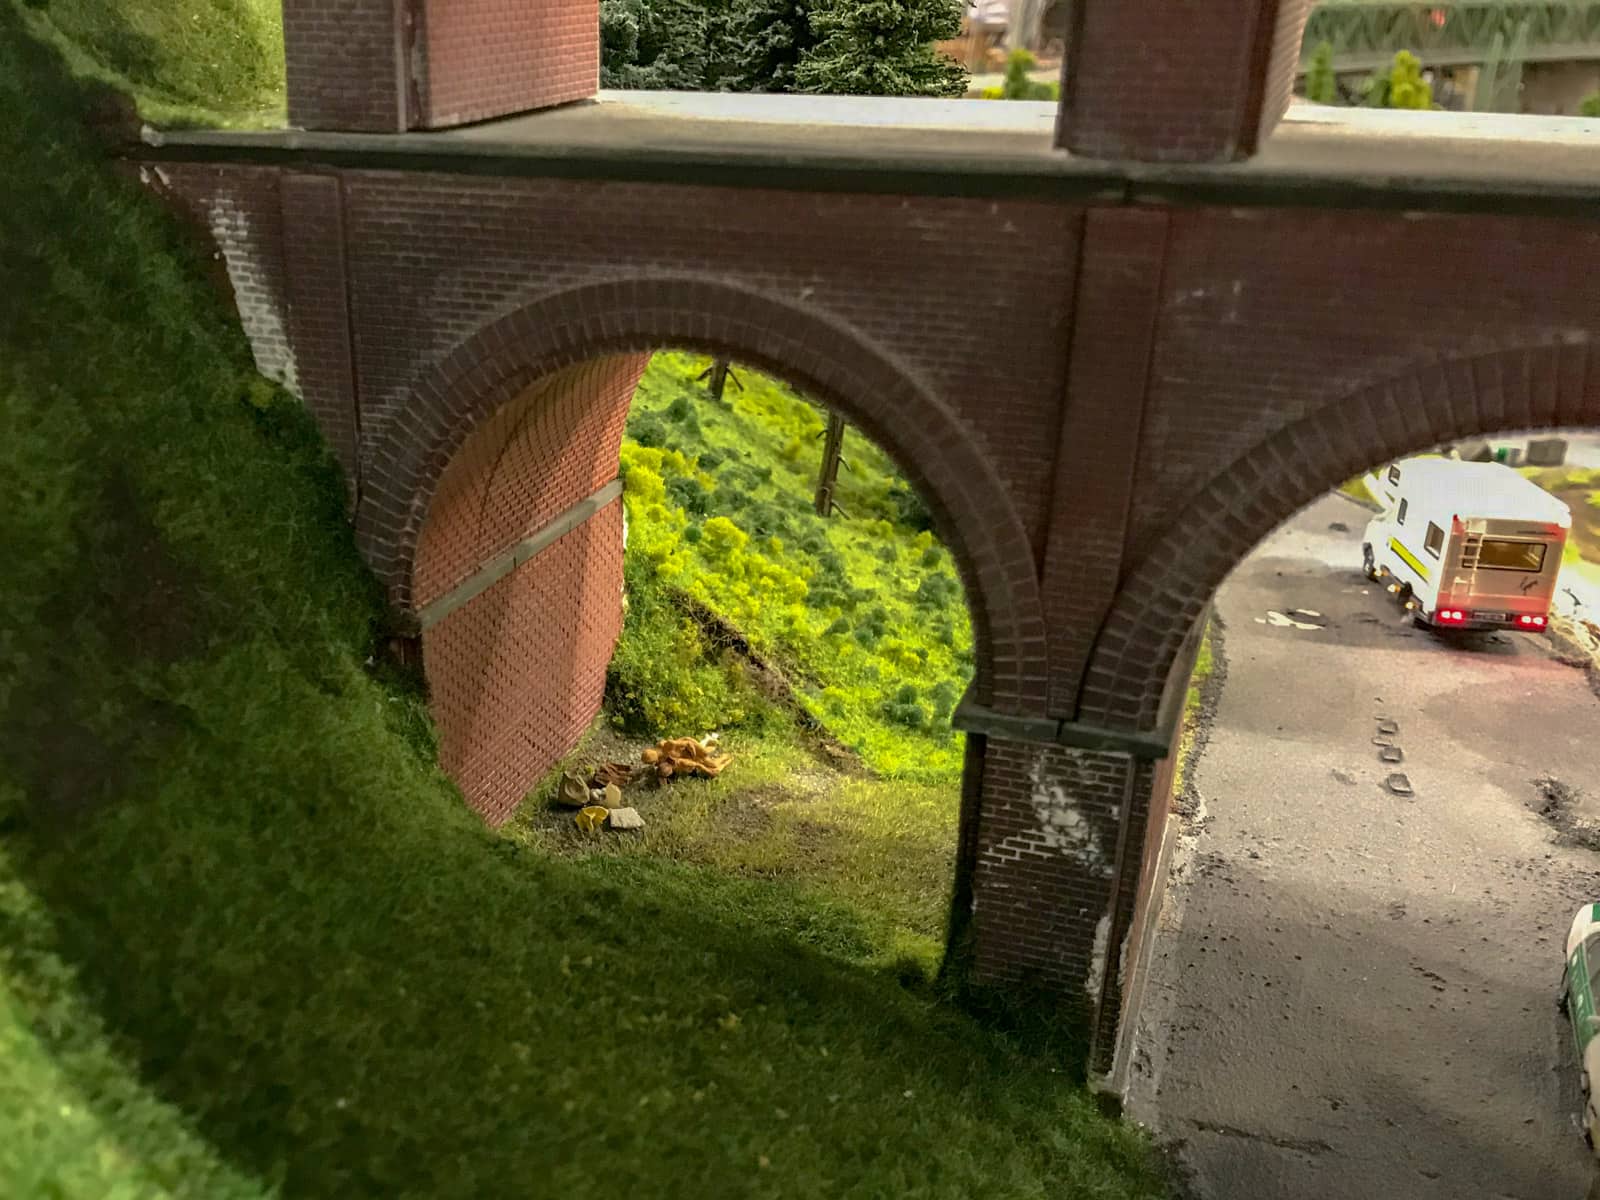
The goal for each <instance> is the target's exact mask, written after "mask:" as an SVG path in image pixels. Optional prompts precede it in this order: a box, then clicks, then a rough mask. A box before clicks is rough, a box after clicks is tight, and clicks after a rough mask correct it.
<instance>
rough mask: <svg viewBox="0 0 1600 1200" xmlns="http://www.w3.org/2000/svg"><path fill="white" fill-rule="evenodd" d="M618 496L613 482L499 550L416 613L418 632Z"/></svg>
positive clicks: (616, 483) (619, 485)
mask: <svg viewBox="0 0 1600 1200" xmlns="http://www.w3.org/2000/svg"><path fill="white" fill-rule="evenodd" d="M621 495H622V480H620V479H613V480H612V481H611V482H610V483H608V484H606V485H605V487H603V488H601V489H600V490H599V491H598V492H595V493H594V494H593V495H591V496H585V497H584V498H583V499H582V500H580V501H578V502H577V503H576V504H574V505H573V506H572V507H571V508H569V509H567V510H566V511H565V512H564V513H562V514H561V515H560V516H558V517H557V518H556V519H555V520H553V521H551V522H550V523H549V524H548V525H546V526H544V528H542V529H540V530H539V531H538V532H537V533H534V534H530V535H529V536H528V537H525V538H523V539H522V540H521V541H520V542H518V543H517V544H516V545H514V546H511V547H510V548H509V549H506V550H502V551H501V552H500V553H499V554H497V555H495V556H494V557H493V558H491V559H490V560H489V561H488V562H486V563H484V564H483V565H482V566H481V567H479V568H478V569H477V570H476V571H474V572H473V573H472V574H471V575H469V576H467V577H466V578H465V579H463V580H462V581H461V582H460V583H458V584H456V586H455V587H453V588H451V589H450V590H449V591H448V592H446V593H445V594H444V595H442V596H440V597H439V598H438V599H437V600H431V601H429V602H428V603H427V604H425V605H423V606H422V607H421V608H420V609H418V610H417V629H418V631H419V632H420V631H422V630H424V629H427V628H428V627H429V626H432V625H437V624H438V623H439V622H440V621H442V620H444V619H445V618H446V617H448V616H449V615H450V614H451V613H453V612H455V611H456V609H458V608H460V607H461V606H462V605H463V604H466V603H467V602H468V601H471V600H474V599H476V598H477V597H479V596H481V595H483V593H484V592H486V591H488V590H489V589H490V588H491V587H493V586H494V585H495V584H496V583H498V582H500V580H502V579H504V578H505V577H506V576H507V575H509V574H511V572H513V571H515V570H516V569H517V568H518V567H520V566H521V565H522V564H523V563H525V562H527V561H528V560H529V559H530V558H533V557H534V556H535V555H537V554H538V553H539V552H540V551H541V550H544V549H546V548H548V547H549V546H550V545H551V544H552V543H553V542H556V541H558V540H559V539H561V538H563V537H565V536H566V535H567V534H569V533H571V532H572V531H573V530H574V529H576V528H577V527H578V526H579V525H582V524H583V523H584V522H585V521H587V520H588V519H589V518H590V517H592V516H594V515H595V514H596V513H597V512H599V511H600V510H601V509H602V508H604V507H605V506H606V505H608V504H610V503H611V502H612V501H613V500H615V499H616V498H617V497H619V496H621Z"/></svg>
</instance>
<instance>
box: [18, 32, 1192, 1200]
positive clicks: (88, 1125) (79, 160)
mask: <svg viewBox="0 0 1600 1200" xmlns="http://www.w3.org/2000/svg"><path fill="white" fill-rule="evenodd" d="M85 103H86V100H85V97H84V95H83V94H82V92H81V91H80V90H79V88H78V87H77V86H76V85H74V84H72V83H70V82H69V81H68V80H67V78H66V77H65V75H64V73H63V70H62V64H61V62H60V61H59V60H58V59H57V58H56V57H55V56H54V55H53V54H52V53H48V52H46V51H45V50H44V49H42V48H41V47H40V46H39V45H37V44H36V43H33V42H32V41H30V40H28V39H27V38H25V37H24V32H23V25H22V22H21V19H20V18H19V16H18V12H17V10H15V9H13V8H11V7H9V6H5V5H0V117H3V118H4V119H0V171H3V172H4V174H5V178H6V179H7V183H8V202H7V204H6V205H5V206H3V208H0V287H3V294H4V295H5V296H6V297H7V298H8V300H9V301H10V303H8V304H5V305H0V477H4V478H6V479H8V480H11V481H13V483H12V494H11V496H10V498H9V502H8V503H7V504H6V505H4V506H0V545H3V546H4V547H6V549H7V551H8V569H7V570H6V572H4V573H3V574H0V706H3V708H4V712H3V720H0V731H3V732H0V1047H3V1048H4V1052H5V1054H6V1065H7V1067H8V1070H7V1071H5V1072H4V1073H3V1076H0V1195H8V1196H10V1195H15V1196H29V1197H32V1196H59V1197H73V1198H76V1197H84V1198H86V1200H87V1198H94V1200H100V1198H102V1197H108V1196H140V1197H143V1196H193V1197H207V1198H212V1197H217V1196H239V1197H255V1196H266V1195H269V1194H282V1195H308V1196H341V1197H356V1196H429V1197H450V1196H461V1197H480V1196H486V1195H504V1194H507V1193H508V1192H509V1193H530V1194H531V1193H536V1192H537V1193H542V1194H552V1195H562V1196H571V1197H577V1198H581V1197H611V1196H617V1195H651V1196H675V1195H682V1196H694V1197H701V1196H706V1195H717V1196H734V1195H740V1196H763V1195H772V1196H786V1197H799V1196H817V1197H830V1198H835V1197H848V1196H862V1197H868V1196H871V1197H877V1196H901V1197H910V1196H951V1197H956V1196H971V1195H979V1194H981V1195H986V1196H996V1197H999V1196H1007V1197H1012V1196H1017V1197H1025V1196H1039V1197H1043V1196H1053V1197H1096V1198H1103V1197H1155V1196H1158V1195H1160V1194H1162V1189H1163V1184H1162V1182H1161V1173H1160V1170H1159V1168H1158V1165H1157V1164H1156V1162H1155V1161H1154V1159H1153V1157H1152V1155H1151V1153H1150V1150H1149V1148H1148V1145H1147V1144H1146V1142H1145V1141H1144V1139H1142V1138H1141V1137H1140V1136H1138V1135H1137V1134H1136V1133H1135V1132H1134V1131H1132V1130H1131V1129H1129V1128H1127V1127H1124V1126H1121V1125H1119V1124H1116V1123H1113V1122H1108V1121H1106V1120H1104V1119H1103V1118H1101V1117H1100V1116H1099V1115H1097V1113H1096V1111H1095V1109H1094V1106H1093V1105H1092V1103H1091V1102H1090V1101H1089V1099H1088V1098H1087V1096H1086V1095H1085V1094H1084V1092H1083V1090H1082V1089H1081V1088H1080V1087H1078V1086H1075V1085H1074V1084H1072V1083H1071V1082H1070V1081H1069V1079H1068V1078H1067V1077H1065V1076H1063V1075H1060V1074H1056V1073H1054V1071H1053V1070H1052V1068H1054V1067H1056V1066H1058V1065H1059V1062H1058V1061H1057V1060H1054V1059H1052V1058H1051V1057H1050V1055H1049V1052H1048V1048H1044V1049H1041V1048H1039V1047H1030V1048H1028V1049H1027V1050H1026V1051H1025V1050H1024V1049H1023V1048H1022V1047H1021V1046H1019V1045H1018V1044H1016V1043H1014V1042H1012V1041H1009V1040H1007V1039H1005V1038H1002V1037H1000V1036H998V1035H996V1034H994V1033H992V1032H989V1031H987V1030H985V1029H984V1028H982V1027H980V1026H979V1025H977V1024H975V1023H974V1022H973V1021H971V1020H969V1019H967V1018H966V1017H963V1016H961V1015H959V1014H957V1013H955V1012H954V1011H952V1010H951V1009H949V1008H947V1007H945V1006H943V1005H941V1004H939V1003H937V1002H936V1000H935V999H934V998H933V997H932V996H931V995H930V994H928V992H927V991H926V989H924V988H920V987H912V988H907V987H903V986H901V985H900V984H899V982H897V980H896V978H895V977H894V975H893V974H892V973H890V972H886V971H882V970H876V969H871V968H869V967H867V966H866V965H864V964H865V963H868V962H870V961H873V960H874V958H875V956H876V954H877V953H878V947H876V946H875V945H874V943H873V941H872V937H871V931H870V929H868V928H866V927H864V926H863V925H862V924H861V922H860V921H858V920H856V919H855V918H854V917H853V915H852V913H851V911H850V910H849V909H848V908H847V907H846V906H843V905H831V906H830V905H826V904H823V903H821V902H819V900H818V899H817V898H816V897H815V896H811V895H805V894H802V893H801V892H800V891H799V890H798V889H796V888H794V887H791V886H787V885H786V884H784V883H783V882H782V881H758V880H750V879H744V878H739V877H735V876H731V875H729V874H727V873H726V872H721V871H716V870H711V869H707V868H695V867H689V866H681V865H673V864H667V863H660V862H650V861H644V860H642V859H641V860H632V859H625V858H622V857H615V856H613V857H606V856H592V857H589V858H585V859H582V860H577V861H574V860H565V859H561V858H557V857H553V856H551V855H548V854H545V853H542V852H540V851H539V850H538V849H537V848H536V847H533V846H530V845H527V844H525V843H523V842H521V841H519V840H518V839H517V838H515V837H501V836H497V835H495V834H492V833H490V832H488V831H486V830H485V829H483V828H482V826H481V825H480V824H479V823H478V822H477V821H476V819H475V818H474V817H472V816H471V814H470V813H468V812H467V811H466V810H465V809H464V807H463V806H462V805H461V803H460V801H459V799H458V797H457V796H456V795H455V794H454V791H453V789H452V788H451V787H450V786H449V785H448V783H447V782H446V781H445V780H444V779H442V778H441V777H440V775H439V773H438V771H437V770H436V768H435V767H434V766H433V765H432V761H431V758H430V756H429V746H428V738H427V726H426V723H425V721H422V720H421V719H420V717H419V713H418V710H417V707H416V702H415V698H414V696H413V695H412V694H411V693H409V692H408V691H407V690H406V689H404V688H403V687H399V686H391V685H388V684H386V683H385V682H383V681H382V680H381V679H379V678H375V677H374V676H373V675H372V674H371V673H369V670H368V669H367V668H366V667H365V666H364V664H365V662H366V660H367V658H368V655H369V652H370V651H371V649H372V644H373V634H374V625H375V622H376V620H377V615H378V596H377V593H376V589H375V588H374V587H373V585H372V582H371V580H370V579H369V577H368V576H367V575H366V574H365V572H364V571H363V569H362V568H361V565H360V564H359V562H358V561H357V558H356V555H355V553H354V550H353V548H352V546H351V542H350V538H349V534H348V530H347V527H346V526H345V523H344V520H343V516H342V513H341V484H340V481H339V480H338V478H337V476H336V474H335V472H334V470H333V467H332V465H331V461H330V458H329V456H328V454H327V452H326V450H325V448H324V447H323V446H322V444H321V443H320V442H319V440H318V439H317V438H316V436H315V434H314V431H313V430H312V429H311V427H310V423H309V421H308V418H307V417H306V415H305V414H304V412H303V411H302V410H301V408H300V407H299V406H298V405H297V404H295V403H294V402H293V401H291V400H290V399H288V398H287V397H284V396H282V395H281V394H279V393H276V392H274V391H273V390H272V389H270V388H267V387H265V386H264V385H263V384H262V383H261V381H260V380H259V379H257V378H256V377H255V376H254V375H253V373H252V372H251V370H250V368H249V361H248V355H247V352H246V349H245V347H244V345H243V343H242V339H241V336H240V334H239V331H238V329H237V328H236V327H235V326H234V325H232V324H231V322H230V321H229V320H228V318H227V316H226V314H225V313H224V312H223V311H222V310H221V308H220V307H219V305H218V304H217V303H216V302H215V301H214V300H213V299H211V298H210V296H209V294H208V293H207V291H206V289H205V286H204V284H203V283H202V282H201V280H202V264H201V262H200V259H199V255H198V254H197V253H196V252H195V250H194V249H193V248H192V247H190V246H189V244H188V243H187V241H186V240H185V237H184V236H183V235H181V234H180V232H179V230H178V228H177V226H176V225H175V223H173V222H172V221H170V220H169V219H168V218H167V217H166V216H165V215H163V214H162V213H161V212H160V211H159V210H158V209H157V208H156V206H155V205H154V204H153V203H152V202H151V201H150V200H149V199H148V198H147V197H145V196H144V195H142V194H140V193H138V192H137V191H136V189H135V188H134V186H133V185H132V184H131V183H129V182H127V181H125V180H122V179H119V178H116V177H114V176H113V175H112V174H111V173H110V172H109V171H108V170H107V169H106V168H105V167H104V165H103V164H102V163H101V162H100V161H99V158H98V154H97V150H96V148H95V147H94V146H92V145H91V144H90V143H88V142H87V141H86V140H85V138H84V137H83V135H82V134H81V133H80V132H79V131H78V127H77V125H76V120H77V117H78V115H79V114H80V112H81V111H82V109H83V108H84V106H85Z"/></svg>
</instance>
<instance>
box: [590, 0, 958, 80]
mask: <svg viewBox="0 0 1600 1200" xmlns="http://www.w3.org/2000/svg"><path fill="white" fill-rule="evenodd" d="M960 19H961V18H960V4H959V0H601V5H600V32H601V58H600V62H601V83H602V84H603V85H604V86H606V87H618V88H670V89H680V90H681V89H690V90H702V91H738V92H789V91H807V92H837V93H846V94H851V95H888V96H922V95H936V96H958V95H960V94H961V93H962V92H963V91H964V90H965V88H966V71H965V70H964V69H963V68H962V67H960V66H958V65H956V64H954V63H951V62H947V61H946V60H945V59H943V58H941V57H940V56H939V55H938V54H936V53H935V52H934V49H933V42H934V41H937V40H942V39H945V38H949V37H954V36H955V34H956V33H957V32H958V31H959V29H960Z"/></svg>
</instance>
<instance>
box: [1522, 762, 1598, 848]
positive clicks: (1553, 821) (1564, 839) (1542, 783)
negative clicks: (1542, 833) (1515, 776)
mask: <svg viewBox="0 0 1600 1200" xmlns="http://www.w3.org/2000/svg"><path fill="white" fill-rule="evenodd" d="M1533 786H1534V788H1535V790H1536V793H1537V794H1536V796H1535V798H1534V799H1533V800H1530V801H1529V802H1528V807H1529V808H1531V809H1533V811H1534V812H1536V813H1537V814H1538V815H1539V816H1541V817H1543V818H1544V819H1545V820H1546V821H1547V822H1549V823H1550V825H1551V826H1553V827H1554V829H1555V831H1556V841H1557V842H1558V843H1559V844H1561V845H1564V846H1579V847H1581V848H1583V849H1585V850H1600V823H1597V822H1595V821H1593V820H1590V819H1589V818H1587V817H1584V816H1582V815H1580V813H1579V808H1580V803H1581V801H1582V799H1583V790H1582V789H1581V788H1576V787H1573V786H1572V785H1571V784H1570V783H1566V782H1565V781H1563V780H1560V779H1557V778H1556V777H1555V776H1554V775H1541V776H1540V777H1539V778H1538V779H1535V780H1534V781H1533Z"/></svg>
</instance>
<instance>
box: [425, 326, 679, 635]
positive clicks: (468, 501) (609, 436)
mask: <svg viewBox="0 0 1600 1200" xmlns="http://www.w3.org/2000/svg"><path fill="white" fill-rule="evenodd" d="M648 361H649V359H648V357H647V356H644V355H625V356H621V357H616V358H601V359H594V360H592V361H590V362H586V363H583V364H581V365H579V366H576V367H570V368H568V369H567V370H564V371H557V372H555V373H553V374H551V375H548V376H546V377H544V378H542V379H540V380H537V381H536V382H534V383H533V384H532V385H530V386H529V387H527V388H525V389H524V390H523V391H522V392H521V394H519V395H516V396H514V397H512V398H511V399H510V400H508V401H507V402H506V403H504V404H502V405H501V406H500V407H499V408H497V409H495V410H494V411H493V412H491V413H489V414H488V415H487V416H486V417H485V418H484V419H483V420H482V421H480V422H479V423H478V424H477V425H476V426H475V427H474V428H473V430H472V432H471V433H470V434H469V435H468V437H467V439H466V441H465V442H463V444H462V445H461V448H460V449H458V450H457V451H456V452H455V454H454V455H453V456H452V457H451V459H450V463H449V466H447V467H446V468H445V470H444V473H443V474H442V475H441V476H440V477H439V479H438V481H437V483H436V484H435V486H434V489H433V496H432V500H431V502H430V503H429V504H428V506H427V515H426V519H425V520H424V521H423V525H422V531H421V536H420V537H419V539H418V544H417V548H416V560H415V565H414V567H413V570H412V585H411V586H412V599H413V604H414V605H415V606H416V607H418V608H421V607H422V606H423V605H426V604H428V603H430V602H432V601H434V600H437V599H438V598H439V597H440V596H443V595H444V594H446V593H447V592H448V591H450V589H451V588H453V587H455V586H456V585H457V584H459V583H461V582H462V580H464V579H466V578H467V576H469V575H471V574H472V573H473V572H474V571H475V570H477V568H478V567H480V566H482V565H483V564H484V563H486V562H488V561H489V560H490V559H492V558H494V557H495V555H497V554H498V553H500V552H501V551H502V550H506V549H508V548H510V547H511V546H512V545H514V544H515V543H517V542H518V541H520V540H522V539H523V538H525V537H529V536H530V535H532V534H534V533H537V532H538V531H539V530H540V529H542V528H544V527H545V526H546V525H548V524H549V523H550V522H551V521H552V520H553V519H554V518H556V517H557V516H559V515H560V514H561V513H563V512H565V511H566V510H567V509H569V508H571V507H572V506H573V505H574V504H576V503H578V501H580V500H582V499H584V498H585V497H587V496H590V495H592V494H593V493H595V492H597V491H599V490H600V488H601V487H603V486H604V485H605V484H607V483H609V482H610V481H611V480H613V479H615V478H616V476H617V455H618V451H619V449H620V447H621V445H622V427H623V424H624V423H625V422H626V421H627V417H628V404H629V402H630V401H631V400H632V399H633V389H634V387H635V386H636V385H637V384H638V382H639V376H640V375H642V374H643V373H644V368H645V364H646V363H647V362H648Z"/></svg>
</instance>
